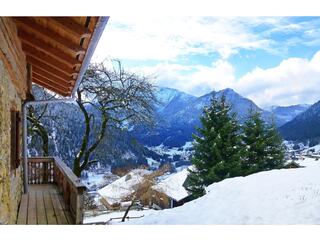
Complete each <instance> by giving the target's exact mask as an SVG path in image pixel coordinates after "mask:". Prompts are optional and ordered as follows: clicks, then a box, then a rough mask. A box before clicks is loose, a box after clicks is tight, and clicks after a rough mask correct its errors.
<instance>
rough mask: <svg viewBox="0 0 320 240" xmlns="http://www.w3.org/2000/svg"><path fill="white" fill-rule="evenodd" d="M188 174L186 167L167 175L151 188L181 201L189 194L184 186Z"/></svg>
mask: <svg viewBox="0 0 320 240" xmlns="http://www.w3.org/2000/svg"><path fill="white" fill-rule="evenodd" d="M188 174H189V171H188V169H184V170H182V171H181V172H178V173H174V174H171V175H170V176H169V177H167V178H166V179H164V180H163V181H161V182H159V183H158V184H157V185H155V186H154V187H153V189H154V190H156V191H158V192H162V193H164V194H166V195H167V196H168V197H171V198H172V199H174V200H176V201H181V200H182V199H184V198H186V197H188V196H189V193H188V191H187V190H186V189H185V188H184V183H185V181H186V179H187V177H188Z"/></svg>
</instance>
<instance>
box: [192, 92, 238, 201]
mask: <svg viewBox="0 0 320 240" xmlns="http://www.w3.org/2000/svg"><path fill="white" fill-rule="evenodd" d="M200 120H201V124H202V127H201V128H198V129H197V130H198V133H199V135H198V136H197V135H193V137H194V146H193V147H194V155H193V157H192V159H191V162H192V164H193V166H194V168H193V169H192V170H190V174H189V179H188V184H187V190H188V191H190V192H191V193H192V195H193V197H195V198H196V197H199V196H202V195H203V194H204V187H206V186H208V185H210V184H212V183H214V182H218V181H221V180H223V179H225V178H228V177H234V176H239V175H241V163H240V141H241V139H240V137H239V125H238V122H237V121H236V117H235V114H233V113H231V107H230V106H228V105H227V104H226V100H225V97H224V96H222V97H221V99H215V98H212V100H211V105H210V106H209V107H208V108H205V109H204V112H203V115H202V116H201V118H200Z"/></svg>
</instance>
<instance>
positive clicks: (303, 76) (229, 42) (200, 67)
mask: <svg viewBox="0 0 320 240" xmlns="http://www.w3.org/2000/svg"><path fill="white" fill-rule="evenodd" d="M114 58H116V59H120V60H121V61H122V63H123V66H124V67H125V68H126V69H127V70H129V71H134V72H136V73H139V74H143V75H147V76H149V77H150V79H151V80H152V81H153V83H154V84H155V85H157V86H160V87H171V88H176V89H178V90H180V91H184V92H186V93H189V94H192V95H195V96H201V95H204V94H207V93H209V92H211V91H213V90H214V91H218V90H222V89H224V88H232V89H234V90H235V91H236V92H238V93H239V94H241V95H242V96H244V97H247V98H249V99H251V100H253V101H254V102H255V103H256V104H257V105H258V106H260V107H264V108H266V107H269V106H275V105H277V106H289V105H294V104H305V103H308V104H312V103H315V102H317V101H318V100H320V17H180V16H176V17H168V16H163V17H150V16H145V17H143V16H141V17H137V16H135V17H120V16H115V17H112V16H111V17H110V19H109V21H108V24H107V26H106V28H105V31H104V33H103V35H102V37H101V39H100V42H99V44H98V46H97V49H96V51H95V55H94V56H93V61H96V62H99V61H103V60H105V59H114Z"/></svg>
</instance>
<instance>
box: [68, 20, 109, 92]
mask: <svg viewBox="0 0 320 240" xmlns="http://www.w3.org/2000/svg"><path fill="white" fill-rule="evenodd" d="M108 20H109V17H100V18H99V20H98V23H97V25H96V27H95V29H94V32H93V36H92V38H91V41H90V43H89V46H88V49H87V52H86V55H85V57H84V59H83V63H82V65H81V68H80V71H79V74H78V77H77V80H76V82H75V85H74V87H73V90H72V93H71V97H75V93H76V92H77V89H78V88H79V85H80V83H81V81H82V78H83V75H84V74H85V72H86V70H87V68H88V66H89V64H90V61H91V58H92V55H93V53H94V51H95V49H96V47H97V45H98V42H99V39H100V37H101V35H102V33H103V31H104V28H105V26H106V24H107V22H108Z"/></svg>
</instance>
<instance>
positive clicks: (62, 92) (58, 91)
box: [33, 78, 71, 97]
mask: <svg viewBox="0 0 320 240" xmlns="http://www.w3.org/2000/svg"><path fill="white" fill-rule="evenodd" d="M33 82H34V83H36V84H38V85H40V86H42V87H44V88H47V89H48V90H50V91H53V92H55V93H58V94H60V95H61V96H63V97H66V96H68V95H70V94H71V92H64V91H63V90H60V89H57V88H55V87H52V86H51V85H49V84H47V83H45V82H41V81H40V80H38V79H36V78H33Z"/></svg>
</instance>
